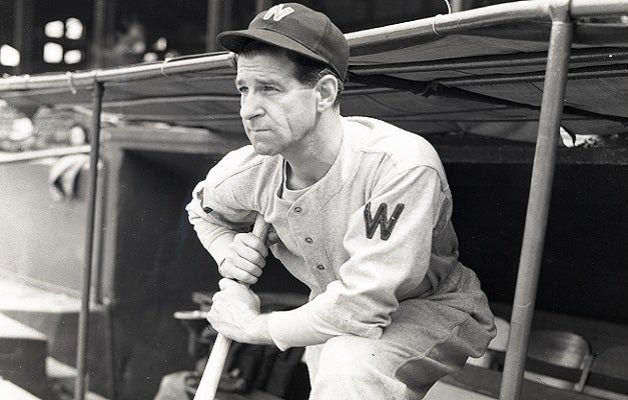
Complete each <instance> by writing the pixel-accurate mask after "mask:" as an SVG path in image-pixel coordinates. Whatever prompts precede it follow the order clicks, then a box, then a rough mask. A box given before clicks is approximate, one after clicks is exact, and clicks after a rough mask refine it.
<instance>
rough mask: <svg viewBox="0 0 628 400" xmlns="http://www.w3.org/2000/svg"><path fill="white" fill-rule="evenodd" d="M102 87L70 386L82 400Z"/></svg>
mask: <svg viewBox="0 0 628 400" xmlns="http://www.w3.org/2000/svg"><path fill="white" fill-rule="evenodd" d="M103 92H104V86H103V84H102V83H100V82H94V89H93V93H92V96H93V98H92V100H93V103H92V104H93V110H92V129H91V138H90V144H91V150H90V162H89V196H88V198H87V231H86V235H85V236H86V237H85V266H84V269H83V288H82V298H81V300H82V301H81V313H80V314H79V327H78V344H77V349H76V369H77V377H76V382H75V384H74V398H75V399H76V400H84V399H85V389H86V385H85V380H86V373H87V359H88V353H87V348H88V339H89V317H90V315H89V314H90V309H89V304H90V300H91V299H90V297H91V293H90V289H91V281H92V261H93V258H94V257H93V255H94V251H93V250H94V226H95V221H96V199H97V194H98V193H97V192H98V191H97V188H98V155H99V152H100V113H101V109H102V97H103Z"/></svg>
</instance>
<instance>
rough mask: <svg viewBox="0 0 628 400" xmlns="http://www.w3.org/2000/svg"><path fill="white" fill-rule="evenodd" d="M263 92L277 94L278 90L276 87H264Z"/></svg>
mask: <svg viewBox="0 0 628 400" xmlns="http://www.w3.org/2000/svg"><path fill="white" fill-rule="evenodd" d="M262 90H263V91H265V92H275V91H277V88H276V87H274V86H264V87H263V88H262Z"/></svg>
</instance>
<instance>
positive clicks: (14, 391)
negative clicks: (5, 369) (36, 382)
mask: <svg viewBox="0 0 628 400" xmlns="http://www.w3.org/2000/svg"><path fill="white" fill-rule="evenodd" d="M0 399H7V400H41V398H39V397H37V396H35V395H33V394H31V393H29V392H27V391H26V390H24V389H22V388H21V387H19V386H17V385H16V384H14V383H13V382H11V381H7V380H4V379H2V377H1V376H0Z"/></svg>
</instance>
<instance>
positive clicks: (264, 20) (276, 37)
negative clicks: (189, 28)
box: [218, 3, 349, 81]
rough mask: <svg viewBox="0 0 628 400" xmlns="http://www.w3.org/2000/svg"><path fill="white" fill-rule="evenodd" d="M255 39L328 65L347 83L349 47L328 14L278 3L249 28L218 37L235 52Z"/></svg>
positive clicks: (299, 6)
mask: <svg viewBox="0 0 628 400" xmlns="http://www.w3.org/2000/svg"><path fill="white" fill-rule="evenodd" d="M253 40H258V41H261V42H265V43H268V44H271V45H274V46H278V47H282V48H284V49H287V50H292V51H294V52H297V53H299V54H301V55H304V56H306V57H309V58H312V59H314V60H317V61H320V62H323V63H325V64H328V65H329V66H330V67H331V68H333V69H334V71H336V72H337V73H338V75H339V77H340V78H341V79H342V80H343V81H344V80H345V78H346V76H347V64H348V62H349V44H348V43H347V40H346V39H345V36H344V35H343V34H342V32H341V31H340V29H338V27H337V26H336V25H334V24H333V23H332V22H331V20H330V19H329V18H328V17H327V16H326V15H325V14H323V13H320V12H317V11H314V10H312V9H310V8H308V7H306V6H304V5H302V4H298V3H285V4H277V5H275V6H273V7H271V8H269V9H268V10H266V11H262V12H261V13H259V14H257V15H256V16H255V18H253V20H252V21H251V23H250V24H249V27H248V29H245V30H239V31H226V32H222V33H221V34H219V35H218V42H219V43H220V45H221V46H222V47H224V48H225V49H227V50H229V51H232V52H234V53H239V52H240V51H242V49H244V47H245V46H246V45H247V44H249V43H250V42H252V41H253Z"/></svg>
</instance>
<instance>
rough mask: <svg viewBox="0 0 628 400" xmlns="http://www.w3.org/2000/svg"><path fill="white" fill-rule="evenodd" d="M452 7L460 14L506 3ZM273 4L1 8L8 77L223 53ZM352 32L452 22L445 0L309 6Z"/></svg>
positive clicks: (0, 56)
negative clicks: (234, 32) (228, 35)
mask: <svg viewBox="0 0 628 400" xmlns="http://www.w3.org/2000/svg"><path fill="white" fill-rule="evenodd" d="M503 2H505V1H503V0H502V1H500V0H450V1H449V7H450V8H451V9H452V11H456V10H462V9H468V8H475V7H480V6H485V5H488V4H497V3H503ZM276 3H279V1H273V0H238V1H235V0H171V1H167V2H155V1H149V0H125V1H120V0H58V1H54V2H50V1H46V0H0V9H2V13H0V75H2V74H10V75H20V74H34V73H41V72H51V71H67V70H79V69H90V68H101V67H110V66H117V65H127V64H131V63H137V62H142V61H155V60H163V59H164V58H167V57H172V56H177V55H187V54H198V53H204V52H211V51H216V50H218V49H217V47H216V42H215V40H214V38H215V37H216V34H217V33H218V32H220V31H222V30H225V29H235V28H242V27H244V26H246V24H247V23H248V21H250V19H251V18H252V17H253V16H254V15H255V13H257V12H258V11H260V10H264V9H267V8H269V7H271V6H272V5H273V4H276ZM301 3H303V4H306V5H308V6H311V7H313V8H316V9H318V10H320V11H323V12H325V13H326V14H328V15H329V16H330V17H331V18H332V20H334V21H335V22H336V23H337V24H338V25H339V27H340V28H341V29H342V30H343V31H344V32H352V31H357V30H362V29H366V28H372V27H376V26H382V25H388V24H392V23H397V22H404V21H410V20H413V19H418V18H425V17H430V16H433V15H436V14H446V13H447V12H448V4H447V2H446V1H445V0H433V1H412V2H408V1H403V0H373V1H361V0H346V1H335V0H308V1H301Z"/></svg>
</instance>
